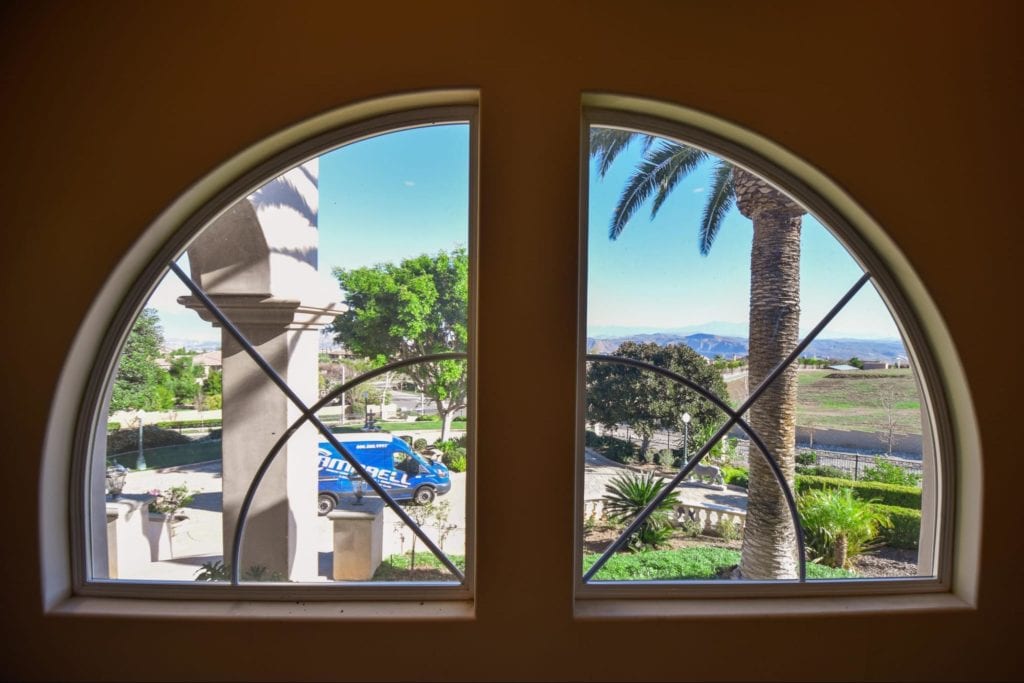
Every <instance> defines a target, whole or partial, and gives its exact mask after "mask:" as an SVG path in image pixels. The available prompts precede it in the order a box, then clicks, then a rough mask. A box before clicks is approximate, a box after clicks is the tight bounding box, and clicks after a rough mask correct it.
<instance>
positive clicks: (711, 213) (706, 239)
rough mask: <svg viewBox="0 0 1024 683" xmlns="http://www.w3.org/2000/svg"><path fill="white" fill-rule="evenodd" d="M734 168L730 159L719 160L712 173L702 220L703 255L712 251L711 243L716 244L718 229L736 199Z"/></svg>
mask: <svg viewBox="0 0 1024 683" xmlns="http://www.w3.org/2000/svg"><path fill="white" fill-rule="evenodd" d="M732 169H733V166H732V164H730V163H729V162H728V161H722V160H719V161H718V162H717V163H716V164H715V169H714V171H712V173H711V190H710V192H709V193H708V200H707V203H706V204H705V205H704V215H703V216H701V220H700V234H699V240H700V253H701V254H702V255H703V256H707V255H708V254H709V253H710V252H711V245H712V244H714V242H715V237H716V236H717V235H718V230H719V228H721V227H722V222H723V221H724V220H725V215H726V214H727V213H729V209H731V208H732V205H733V204H734V203H735V201H736V192H735V191H734V188H733V183H732Z"/></svg>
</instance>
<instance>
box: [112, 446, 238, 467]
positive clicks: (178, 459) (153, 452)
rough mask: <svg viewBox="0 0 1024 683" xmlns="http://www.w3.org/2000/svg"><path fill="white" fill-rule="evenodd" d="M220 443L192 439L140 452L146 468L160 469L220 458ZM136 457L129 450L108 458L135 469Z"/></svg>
mask: <svg viewBox="0 0 1024 683" xmlns="http://www.w3.org/2000/svg"><path fill="white" fill-rule="evenodd" d="M220 444H221V442H220V441H207V440H203V441H193V442H192V443H186V444H181V445H179V446H164V447H162V448H146V449H143V451H142V452H143V455H144V456H145V458H146V469H160V468H162V467H177V466H178V465H191V464H193V463H197V462H206V461H209V460H220V457H221V448H220ZM137 458H138V455H137V454H136V453H134V452H131V453H121V454H119V455H115V456H113V457H112V458H109V459H110V460H112V461H114V462H116V463H118V464H121V465H124V466H125V467H127V468H129V469H135V461H136V459H137Z"/></svg>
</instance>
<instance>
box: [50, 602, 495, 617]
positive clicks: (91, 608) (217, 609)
mask: <svg viewBox="0 0 1024 683" xmlns="http://www.w3.org/2000/svg"><path fill="white" fill-rule="evenodd" d="M49 613H50V614H52V615H57V616H69V617H78V616H82V617H125V618H140V617H146V618H155V619H231V620H234V619H239V620H243V619H244V620H248V621H251V620H253V619H264V620H272V621H283V620H302V621H324V620H332V621H339V620H356V621H405V620H431V621H438V620H443V621H468V620H472V619H474V618H475V616H476V608H475V605H474V603H473V602H472V601H457V600H444V601H437V600H435V601H429V600H423V601H398V600H394V601H386V602H385V601H356V600H349V601H338V602H313V601H309V602H307V601H302V600H296V601H289V602H272V601H266V602H251V601H240V600H239V601H229V600H189V601H185V600H143V599H120V598H96V597H71V598H68V599H66V600H64V601H63V602H61V603H59V604H57V605H55V606H54V607H53V608H52V609H51V610H49Z"/></svg>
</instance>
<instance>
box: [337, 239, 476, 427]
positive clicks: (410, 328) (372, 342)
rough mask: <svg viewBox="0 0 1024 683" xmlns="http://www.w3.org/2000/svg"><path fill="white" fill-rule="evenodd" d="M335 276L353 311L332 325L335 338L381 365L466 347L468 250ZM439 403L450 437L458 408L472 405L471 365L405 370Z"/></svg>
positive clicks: (430, 365) (459, 363) (339, 271)
mask: <svg viewBox="0 0 1024 683" xmlns="http://www.w3.org/2000/svg"><path fill="white" fill-rule="evenodd" d="M334 275H335V277H337V278H338V281H339V282H340V283H341V288H342V289H343V290H344V291H345V295H346V303H347V304H348V310H347V311H345V312H344V313H342V314H341V315H340V316H338V317H337V318H336V319H335V321H334V324H333V326H332V330H333V331H334V332H335V339H336V340H337V341H338V342H339V343H341V344H344V345H345V346H346V347H347V348H348V349H350V350H351V351H352V352H353V353H355V354H358V355H361V356H365V357H367V358H371V359H374V360H375V361H376V362H377V363H378V364H382V363H384V362H389V361H395V360H402V359H406V358H414V357H418V356H424V355H428V354H432V353H444V352H447V351H465V350H466V342H467V313H468V309H469V258H468V256H467V254H466V251H465V249H456V250H454V251H452V252H451V253H448V252H444V251H441V252H439V253H438V254H437V255H436V256H428V255H426V254H424V255H422V256H417V257H415V258H409V259H405V260H403V261H402V262H401V263H397V264H395V263H384V264H378V265H376V266H373V267H372V268H355V269H352V270H342V269H340V268H336V269H335V271H334ZM404 374H405V375H407V376H408V377H409V378H410V379H411V380H412V381H413V383H414V384H415V385H416V388H417V389H418V390H419V391H422V392H423V394H424V395H425V396H426V397H428V398H429V399H430V400H432V401H433V402H434V405H435V406H436V408H437V412H438V414H439V415H440V416H441V419H442V428H441V438H442V439H444V438H446V437H447V433H448V430H449V429H450V427H451V420H452V418H453V417H454V416H455V413H456V411H458V410H460V409H462V408H465V406H466V363H465V362H464V361H441V362H439V363H421V364H418V365H414V366H411V367H409V368H407V369H406V370H404Z"/></svg>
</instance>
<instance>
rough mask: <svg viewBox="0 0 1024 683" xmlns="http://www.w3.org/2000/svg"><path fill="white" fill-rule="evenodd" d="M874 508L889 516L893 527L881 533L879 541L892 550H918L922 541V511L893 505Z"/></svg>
mask: <svg viewBox="0 0 1024 683" xmlns="http://www.w3.org/2000/svg"><path fill="white" fill-rule="evenodd" d="M873 507H874V508H875V509H877V510H879V511H881V512H884V513H885V514H887V515H888V516H889V519H890V520H891V521H892V526H891V527H888V528H884V529H882V530H881V533H879V535H878V537H879V539H880V540H881V541H882V542H883V543H885V544H886V545H888V546H890V547H892V548H905V549H908V550H913V549H916V548H917V546H918V542H919V541H920V539H921V511H920V510H911V509H910V508H903V507H896V506H893V505H880V504H877V503H876V504H875V505H873Z"/></svg>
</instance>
